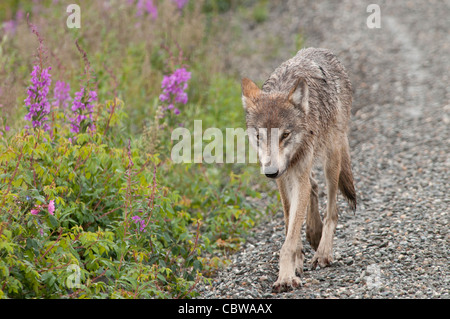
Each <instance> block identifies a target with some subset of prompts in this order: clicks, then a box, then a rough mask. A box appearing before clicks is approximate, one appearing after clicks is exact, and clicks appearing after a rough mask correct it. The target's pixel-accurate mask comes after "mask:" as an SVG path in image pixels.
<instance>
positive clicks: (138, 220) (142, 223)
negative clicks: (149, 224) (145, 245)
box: [131, 216, 146, 233]
mask: <svg viewBox="0 0 450 319" xmlns="http://www.w3.org/2000/svg"><path fill="white" fill-rule="evenodd" d="M131 219H132V220H133V221H134V223H135V224H136V225H139V231H141V232H144V233H145V232H146V230H145V221H144V220H143V219H142V218H141V217H139V216H133V217H131Z"/></svg>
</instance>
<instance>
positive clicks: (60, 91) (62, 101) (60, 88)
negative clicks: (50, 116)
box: [53, 81, 72, 109]
mask: <svg viewBox="0 0 450 319" xmlns="http://www.w3.org/2000/svg"><path fill="white" fill-rule="evenodd" d="M71 99H72V98H71V97H70V85H69V83H66V82H64V81H56V84H55V88H54V89H53V100H54V101H53V106H55V107H59V108H63V109H66V108H67V107H68V106H69V102H70V100H71Z"/></svg>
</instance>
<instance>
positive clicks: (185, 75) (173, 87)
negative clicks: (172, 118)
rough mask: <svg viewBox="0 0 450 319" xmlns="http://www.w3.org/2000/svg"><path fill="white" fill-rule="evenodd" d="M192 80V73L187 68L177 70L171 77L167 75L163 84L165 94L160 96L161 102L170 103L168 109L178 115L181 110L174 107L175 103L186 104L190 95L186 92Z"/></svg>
mask: <svg viewBox="0 0 450 319" xmlns="http://www.w3.org/2000/svg"><path fill="white" fill-rule="evenodd" d="M190 79H191V72H188V71H186V69H185V68H180V69H177V70H175V72H174V73H172V74H171V75H165V76H164V77H163V80H162V82H161V88H162V89H163V93H162V94H161V95H160V96H159V99H160V101H161V102H169V105H168V106H167V108H166V109H169V110H172V109H173V112H174V113H175V114H176V115H178V114H180V110H179V109H177V108H175V107H174V103H181V104H186V103H187V101H188V95H187V93H186V92H185V90H186V89H187V88H188V83H187V82H188V81H189V80H190Z"/></svg>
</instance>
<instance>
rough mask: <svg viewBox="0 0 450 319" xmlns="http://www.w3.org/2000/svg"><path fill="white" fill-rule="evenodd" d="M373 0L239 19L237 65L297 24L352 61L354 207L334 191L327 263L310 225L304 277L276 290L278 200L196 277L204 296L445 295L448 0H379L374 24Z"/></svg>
mask: <svg viewBox="0 0 450 319" xmlns="http://www.w3.org/2000/svg"><path fill="white" fill-rule="evenodd" d="M370 3H373V1H324V0H320V1H317V0H314V1H274V2H271V4H272V10H271V12H270V15H269V18H268V19H267V20H266V21H265V22H264V23H262V24H252V22H247V24H243V25H242V26H241V30H242V32H243V37H244V38H248V39H249V40H248V41H247V42H246V45H248V46H249V47H250V48H251V49H252V50H253V51H252V54H251V56H249V58H248V59H242V57H237V58H233V57H230V64H231V65H233V66H234V67H235V68H236V69H238V70H240V72H241V74H242V75H246V76H250V77H252V79H254V80H256V81H263V80H264V79H265V78H266V77H267V75H268V74H270V72H271V71H272V70H273V69H274V68H275V67H276V66H277V65H278V64H279V63H281V62H282V61H284V60H286V59H287V58H289V57H290V56H291V55H292V53H293V52H295V45H294V44H293V40H294V38H295V35H296V34H297V33H298V32H302V33H303V34H304V35H305V37H306V43H305V44H306V46H313V47H326V48H328V49H331V50H332V51H334V53H335V54H337V56H338V57H339V58H340V59H341V60H342V62H343V63H344V64H345V65H346V67H347V69H348V71H349V73H350V75H351V80H352V83H353V86H354V106H353V116H352V125H351V134H350V137H349V139H350V144H351V154H352V164H353V172H354V176H355V180H356V185H355V186H356V190H357V195H358V209H357V211H356V213H355V214H353V213H352V212H350V210H349V208H348V206H347V204H346V203H345V202H344V201H343V200H342V198H339V206H340V215H339V224H338V226H337V230H336V235H335V245H334V261H333V263H332V264H331V266H330V267H327V268H324V269H317V270H310V269H309V264H308V262H309V261H310V260H311V258H312V257H313V255H314V251H313V250H312V249H311V247H310V246H309V244H308V243H307V242H306V240H305V238H304V232H303V238H302V240H303V243H304V249H305V254H306V259H305V268H304V273H303V276H302V282H303V286H302V287H301V288H299V289H296V290H294V291H291V292H287V293H281V294H273V293H272V292H271V287H272V284H273V282H274V281H275V280H276V278H277V274H278V258H279V250H280V248H281V245H282V243H283V241H284V225H283V217H282V212H281V210H280V211H279V212H278V213H277V214H276V215H275V216H272V217H267V220H266V221H265V222H264V223H262V224H261V225H259V226H258V227H257V228H256V229H255V231H254V232H253V236H252V237H250V238H249V239H248V242H247V243H246V244H245V246H244V247H243V248H242V249H241V250H240V251H239V252H238V253H236V254H235V255H233V256H232V257H231V259H232V264H231V265H230V266H229V267H227V268H225V269H222V270H220V271H219V272H218V274H217V277H215V278H214V281H213V283H212V285H211V286H200V287H198V291H199V292H200V294H201V295H200V298H450V294H449V292H450V270H449V266H450V263H449V241H450V234H449V231H448V224H449V214H448V210H449V209H448V207H449V202H450V196H449V195H448V192H449V190H450V188H449V180H450V179H449V166H450V165H449V164H450V159H449V158H450V157H449V154H450V147H449V145H450V144H449V140H450V139H449V137H450V134H449V124H450V85H449V83H450V79H449V77H450V32H449V30H450V20H449V18H448V17H449V16H450V3H449V1H389V2H384V1H377V3H378V4H379V5H380V8H381V28H380V29H369V28H368V27H367V25H366V19H367V17H368V16H369V14H370V13H367V12H366V8H367V5H368V4H370ZM232 23H233V22H232ZM239 23H241V24H242V21H240V22H239ZM271 37H277V38H278V39H279V40H278V41H279V42H277V45H278V46H279V50H278V52H277V56H276V57H270V58H268V57H267V54H264V53H263V52H261V50H258V47H259V46H264V43H265V42H264V40H265V39H268V38H271ZM322 183H323V182H322ZM320 186H321V189H322V190H323V189H324V188H323V185H320ZM324 195H325V194H324V192H323V191H322V192H321V207H322V210H323V207H325V206H324V205H325V196H324ZM280 208H281V204H280Z"/></svg>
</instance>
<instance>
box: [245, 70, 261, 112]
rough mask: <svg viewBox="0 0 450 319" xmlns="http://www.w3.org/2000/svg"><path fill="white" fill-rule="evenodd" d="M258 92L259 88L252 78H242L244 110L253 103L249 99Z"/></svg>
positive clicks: (259, 91) (254, 96)
mask: <svg viewBox="0 0 450 319" xmlns="http://www.w3.org/2000/svg"><path fill="white" fill-rule="evenodd" d="M260 93H261V90H260V89H259V87H258V86H257V85H256V84H255V83H254V82H253V81H252V80H250V79H248V78H243V79H242V105H243V106H244V109H245V110H246V109H247V108H249V107H251V106H253V105H254V104H253V102H252V101H251V100H252V99H254V98H256V97H258V96H259V94H260Z"/></svg>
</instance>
